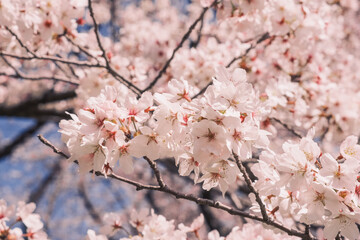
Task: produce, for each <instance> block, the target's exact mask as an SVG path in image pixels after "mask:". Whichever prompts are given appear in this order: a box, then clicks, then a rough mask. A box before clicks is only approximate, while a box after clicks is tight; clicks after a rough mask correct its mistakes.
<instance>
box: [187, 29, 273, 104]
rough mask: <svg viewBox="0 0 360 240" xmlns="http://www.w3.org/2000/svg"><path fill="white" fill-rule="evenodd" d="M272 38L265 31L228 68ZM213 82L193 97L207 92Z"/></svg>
mask: <svg viewBox="0 0 360 240" xmlns="http://www.w3.org/2000/svg"><path fill="white" fill-rule="evenodd" d="M268 38H270V35H269V33H267V32H266V33H264V34H263V35H262V36H261V37H260V38H259V39H258V40H257V41H256V43H255V44H251V45H250V47H248V48H247V49H246V50H245V53H243V54H241V55H240V56H237V57H234V58H233V59H232V60H231V61H230V62H229V63H228V64H227V65H226V68H229V67H231V65H232V64H233V63H234V62H236V61H237V60H239V59H241V58H243V57H245V56H246V55H247V54H248V53H249V52H250V50H251V49H254V48H255V47H256V46H257V45H258V44H260V43H261V42H263V41H265V40H266V39H268ZM212 84H213V81H210V82H209V83H208V84H207V85H206V86H205V87H203V88H202V89H201V90H200V91H199V92H198V93H197V94H195V95H194V96H193V97H192V98H191V99H194V98H197V97H198V96H200V95H202V94H203V93H205V91H206V89H207V88H208V87H209V86H211V85H212Z"/></svg>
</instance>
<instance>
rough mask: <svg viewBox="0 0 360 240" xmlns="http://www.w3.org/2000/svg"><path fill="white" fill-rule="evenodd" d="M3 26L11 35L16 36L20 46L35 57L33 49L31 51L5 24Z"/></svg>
mask: <svg viewBox="0 0 360 240" xmlns="http://www.w3.org/2000/svg"><path fill="white" fill-rule="evenodd" d="M5 28H6V30H8V31H9V33H10V34H11V35H13V36H14V37H15V38H16V40H17V42H18V43H19V44H20V46H21V47H22V48H24V49H25V50H26V52H28V53H29V54H30V55H31V56H33V57H36V54H35V53H34V52H33V51H31V50H30V49H29V48H28V47H27V46H25V44H24V43H23V42H22V41H21V39H20V38H19V37H18V36H17V35H16V34H15V33H14V32H13V31H12V30H11V29H10V28H8V27H6V26H5Z"/></svg>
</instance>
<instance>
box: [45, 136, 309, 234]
mask: <svg viewBox="0 0 360 240" xmlns="http://www.w3.org/2000/svg"><path fill="white" fill-rule="evenodd" d="M38 137H39V139H40V141H41V142H43V143H44V144H45V145H47V146H49V147H50V148H52V149H53V151H54V152H55V153H57V154H59V155H61V156H63V157H66V158H68V156H67V155H66V154H65V153H63V152H62V151H61V150H59V149H58V148H56V147H55V146H54V145H53V144H51V143H50V142H49V141H48V140H46V139H45V138H44V137H43V136H42V135H38ZM75 163H77V162H76V161H75ZM91 172H92V171H91ZM94 174H95V175H97V176H104V174H102V173H101V172H95V173H94ZM107 177H110V178H113V179H116V180H119V181H122V182H125V183H128V184H130V185H133V186H135V187H136V190H137V191H139V190H143V189H148V190H155V191H160V192H165V193H168V194H170V195H172V196H174V197H175V198H177V199H186V200H188V201H191V202H195V203H197V204H201V205H207V206H209V207H213V208H217V209H221V210H223V211H225V212H228V213H229V214H231V215H237V216H241V217H245V218H249V219H253V220H256V221H259V222H263V223H265V224H267V225H270V226H273V227H275V228H277V229H279V230H282V231H284V232H286V233H287V234H289V235H291V236H297V237H300V238H302V239H306V240H312V239H314V238H312V237H311V236H309V235H307V234H305V233H303V232H299V231H298V230H295V229H288V228H286V227H284V226H283V225H282V224H280V223H277V222H274V221H272V220H270V219H269V220H268V221H265V220H264V219H263V218H261V217H258V216H255V215H252V214H250V213H246V212H244V211H241V210H238V209H235V208H232V207H229V206H227V205H225V204H223V203H221V202H219V201H214V200H210V199H205V198H200V197H197V196H194V195H192V194H186V193H180V192H177V191H175V190H173V189H171V188H169V187H168V186H166V185H165V186H164V187H161V186H154V185H145V184H142V183H139V182H136V181H133V180H130V179H127V178H124V177H121V176H118V175H116V174H114V173H111V174H108V175H107Z"/></svg>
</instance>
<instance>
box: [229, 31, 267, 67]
mask: <svg viewBox="0 0 360 240" xmlns="http://www.w3.org/2000/svg"><path fill="white" fill-rule="evenodd" d="M268 38H270V35H269V33H267V32H266V33H264V34H263V35H262V36H261V37H260V38H259V39H258V40H257V41H256V43H255V44H251V45H250V47H248V48H247V49H246V50H245V53H243V54H241V55H240V56H237V57H234V58H233V59H232V60H231V61H230V62H229V63H228V64H227V65H226V68H229V67H230V66H231V65H232V64H233V63H234V62H236V61H237V60H239V59H242V58H243V57H245V56H246V55H247V54H248V53H249V52H250V50H252V49H254V48H255V47H256V46H257V45H258V44H260V43H261V42H263V41H265V40H266V39H268Z"/></svg>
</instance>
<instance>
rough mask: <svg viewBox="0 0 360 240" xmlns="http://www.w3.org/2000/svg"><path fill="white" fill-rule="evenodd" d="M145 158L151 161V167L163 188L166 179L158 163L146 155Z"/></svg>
mask: <svg viewBox="0 0 360 240" xmlns="http://www.w3.org/2000/svg"><path fill="white" fill-rule="evenodd" d="M144 159H145V160H146V161H147V162H148V163H149V165H150V167H151V169H152V170H153V172H154V174H155V177H156V181H157V182H158V184H159V186H160V187H161V188H164V187H165V183H164V180H163V179H162V177H161V174H160V171H159V169H158V168H157V166H156V163H155V162H154V161H152V160H151V159H150V158H148V157H146V156H144Z"/></svg>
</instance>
